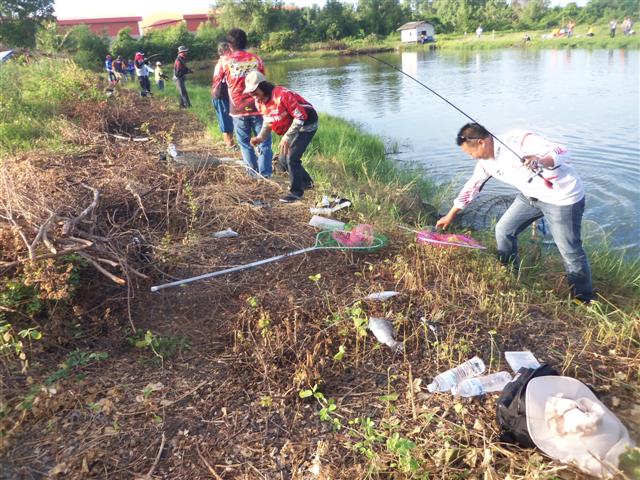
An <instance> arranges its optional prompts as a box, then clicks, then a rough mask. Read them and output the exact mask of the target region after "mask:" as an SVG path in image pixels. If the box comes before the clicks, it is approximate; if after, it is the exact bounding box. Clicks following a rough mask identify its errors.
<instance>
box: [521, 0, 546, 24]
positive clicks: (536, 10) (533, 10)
mask: <svg viewBox="0 0 640 480" xmlns="http://www.w3.org/2000/svg"><path fill="white" fill-rule="evenodd" d="M549 5H550V1H549V0H529V1H528V2H527V3H526V4H525V5H524V6H523V7H522V10H521V12H520V18H519V24H520V27H523V28H536V27H539V26H542V25H540V21H541V20H542V19H543V18H544V16H545V15H546V14H547V12H548V10H549Z"/></svg>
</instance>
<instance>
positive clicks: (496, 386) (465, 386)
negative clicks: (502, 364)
mask: <svg viewBox="0 0 640 480" xmlns="http://www.w3.org/2000/svg"><path fill="white" fill-rule="evenodd" d="M511 380H512V378H511V374H510V373H509V372H498V373H492V374H491V375H484V376H482V377H472V378H467V379H466V380H463V381H461V382H460V383H458V384H457V385H455V386H454V387H453V388H452V389H451V393H452V394H453V395H460V396H461V397H477V396H478V395H484V394H485V393H490V392H501V391H502V389H503V388H504V387H505V385H506V384H507V383H509V382H510V381H511Z"/></svg>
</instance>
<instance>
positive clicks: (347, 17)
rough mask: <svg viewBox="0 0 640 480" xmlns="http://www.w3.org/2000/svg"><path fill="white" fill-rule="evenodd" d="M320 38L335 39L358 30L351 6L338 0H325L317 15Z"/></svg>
mask: <svg viewBox="0 0 640 480" xmlns="http://www.w3.org/2000/svg"><path fill="white" fill-rule="evenodd" d="M317 21H318V28H319V32H320V38H319V39H320V40H337V39H339V38H344V37H349V36H351V35H354V34H355V33H356V32H357V31H358V23H357V20H356V18H355V14H354V10H353V7H352V6H351V5H349V4H346V3H342V2H340V1H338V0H327V3H326V4H325V6H324V7H323V8H322V10H321V11H320V13H319V15H318V19H317Z"/></svg>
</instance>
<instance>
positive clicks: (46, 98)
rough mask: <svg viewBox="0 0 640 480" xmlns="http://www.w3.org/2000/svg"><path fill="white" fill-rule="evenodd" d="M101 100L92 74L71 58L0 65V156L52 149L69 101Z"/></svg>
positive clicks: (101, 97) (56, 140) (57, 138)
mask: <svg viewBox="0 0 640 480" xmlns="http://www.w3.org/2000/svg"><path fill="white" fill-rule="evenodd" d="M78 99H91V100H95V101H96V102H99V101H100V100H102V99H103V96H102V95H100V92H99V91H98V89H97V88H96V78H95V74H93V73H91V72H87V71H84V70H79V69H78V68H77V67H76V66H75V65H74V64H73V62H71V61H61V60H42V61H38V62H33V63H28V64H20V63H18V62H17V61H16V62H12V63H10V64H7V65H2V66H1V67H0V155H2V154H7V153H10V152H13V151H18V150H25V149H30V148H48V149H51V148H54V147H55V144H56V143H57V142H58V141H59V136H58V135H57V130H56V129H57V127H59V126H60V125H59V122H60V118H59V115H60V113H61V112H62V110H63V109H64V107H65V105H66V104H67V103H68V102H69V101H71V100H78Z"/></svg>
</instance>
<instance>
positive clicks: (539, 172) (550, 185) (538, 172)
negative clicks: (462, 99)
mask: <svg viewBox="0 0 640 480" xmlns="http://www.w3.org/2000/svg"><path fill="white" fill-rule="evenodd" d="M367 57H370V58H373V59H374V60H376V61H378V62H380V63H382V64H383V65H386V66H387V67H391V68H393V69H394V70H396V71H398V72H400V73H401V74H402V75H404V76H405V77H408V78H410V79H411V80H413V81H414V82H416V83H417V84H418V85H421V86H423V87H424V88H426V89H427V90H429V91H430V92H431V93H433V94H434V95H435V96H436V97H438V98H439V99H440V100H442V101H444V102H445V103H447V104H448V105H450V106H451V107H453V108H455V109H456V110H457V111H458V112H460V113H461V114H462V115H464V116H465V117H467V118H468V119H469V120H471V121H472V122H473V123H477V124H480V122H478V121H477V120H476V119H474V118H473V117H471V116H470V115H468V114H467V113H466V112H464V111H463V110H461V109H460V108H458V107H457V106H456V105H454V104H453V103H452V102H450V101H449V100H447V99H446V98H444V97H443V96H442V95H440V94H439V93H438V92H436V91H435V90H434V89H433V88H431V87H429V86H428V85H425V84H424V83H422V82H421V81H420V80H418V79H417V78H415V77H413V76H411V75H409V74H408V73H407V72H405V71H403V70H402V69H400V68H398V67H396V66H395V65H392V64H391V63H389V62H385V61H384V60H380V59H379V58H377V57H374V56H373V55H369V54H367ZM485 128H486V127H485ZM487 132H489V130H487ZM489 135H491V137H493V138H495V139H496V140H497V141H498V142H499V143H501V144H502V145H503V146H504V147H505V148H506V149H507V150H509V151H510V152H511V153H513V154H514V155H515V156H516V157H518V159H519V160H520V162H521V163H522V164H523V165H524V163H525V160H524V158H522V157H521V156H520V155H518V154H517V153H516V152H515V151H514V150H513V149H512V148H511V147H509V145H507V144H506V143H504V142H503V141H502V140H500V139H499V138H498V137H496V136H495V135H494V134H493V133H491V132H489ZM531 171H532V172H533V173H534V175H532V176H531V178H529V183H531V180H533V178H534V177H536V176H538V177H540V178H541V179H542V181H543V182H544V184H545V186H546V187H547V188H553V183H551V181H550V180H548V179H546V178H545V177H544V176H543V175H542V168H537V169H533V168H531Z"/></svg>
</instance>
